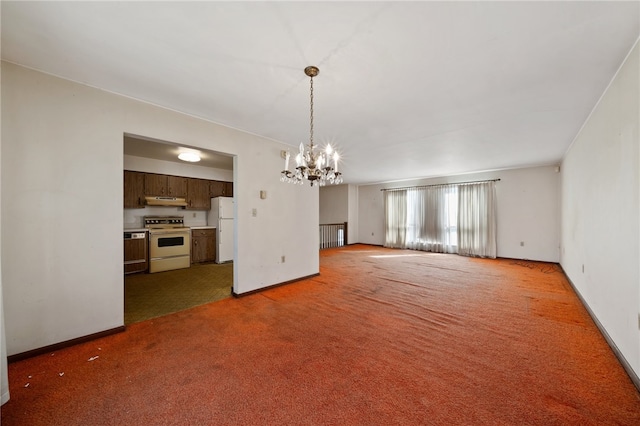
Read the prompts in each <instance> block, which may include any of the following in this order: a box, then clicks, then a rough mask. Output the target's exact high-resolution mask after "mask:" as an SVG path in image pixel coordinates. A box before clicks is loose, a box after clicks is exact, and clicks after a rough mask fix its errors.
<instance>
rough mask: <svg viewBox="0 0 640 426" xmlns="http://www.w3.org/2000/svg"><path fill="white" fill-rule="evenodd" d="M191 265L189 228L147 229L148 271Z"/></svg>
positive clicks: (167, 269)
mask: <svg viewBox="0 0 640 426" xmlns="http://www.w3.org/2000/svg"><path fill="white" fill-rule="evenodd" d="M189 266H191V230H190V229H189V228H186V229H153V230H151V231H149V272H160V271H169V270H172V269H180V268H188V267H189Z"/></svg>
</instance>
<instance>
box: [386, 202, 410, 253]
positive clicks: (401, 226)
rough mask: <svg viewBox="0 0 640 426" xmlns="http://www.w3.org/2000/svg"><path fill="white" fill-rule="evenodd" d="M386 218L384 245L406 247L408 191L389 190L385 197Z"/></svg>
mask: <svg viewBox="0 0 640 426" xmlns="http://www.w3.org/2000/svg"><path fill="white" fill-rule="evenodd" d="M384 219H385V224H386V226H385V227H386V230H385V236H384V246H385V247H391V248H406V246H405V240H406V235H407V191H406V190H400V191H387V192H385V197H384Z"/></svg>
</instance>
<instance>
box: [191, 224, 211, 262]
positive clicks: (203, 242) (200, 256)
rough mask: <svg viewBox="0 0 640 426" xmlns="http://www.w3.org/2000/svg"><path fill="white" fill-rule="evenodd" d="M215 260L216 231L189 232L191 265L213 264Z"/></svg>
mask: <svg viewBox="0 0 640 426" xmlns="http://www.w3.org/2000/svg"><path fill="white" fill-rule="evenodd" d="M215 260H216V230H215V229H192V230H191V263H204V262H214V261H215Z"/></svg>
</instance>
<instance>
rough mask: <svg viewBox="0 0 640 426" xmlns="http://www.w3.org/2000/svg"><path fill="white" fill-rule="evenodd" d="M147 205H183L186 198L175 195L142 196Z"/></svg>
mask: <svg viewBox="0 0 640 426" xmlns="http://www.w3.org/2000/svg"><path fill="white" fill-rule="evenodd" d="M144 200H145V204H146V205H147V206H170V207H185V206H186V205H187V200H185V199H184V198H177V197H144Z"/></svg>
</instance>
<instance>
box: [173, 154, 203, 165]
mask: <svg viewBox="0 0 640 426" xmlns="http://www.w3.org/2000/svg"><path fill="white" fill-rule="evenodd" d="M178 158H179V159H181V160H182V161H188V162H190V163H197V162H198V161H200V156H199V155H198V154H196V153H193V152H181V153H180V154H178Z"/></svg>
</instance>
